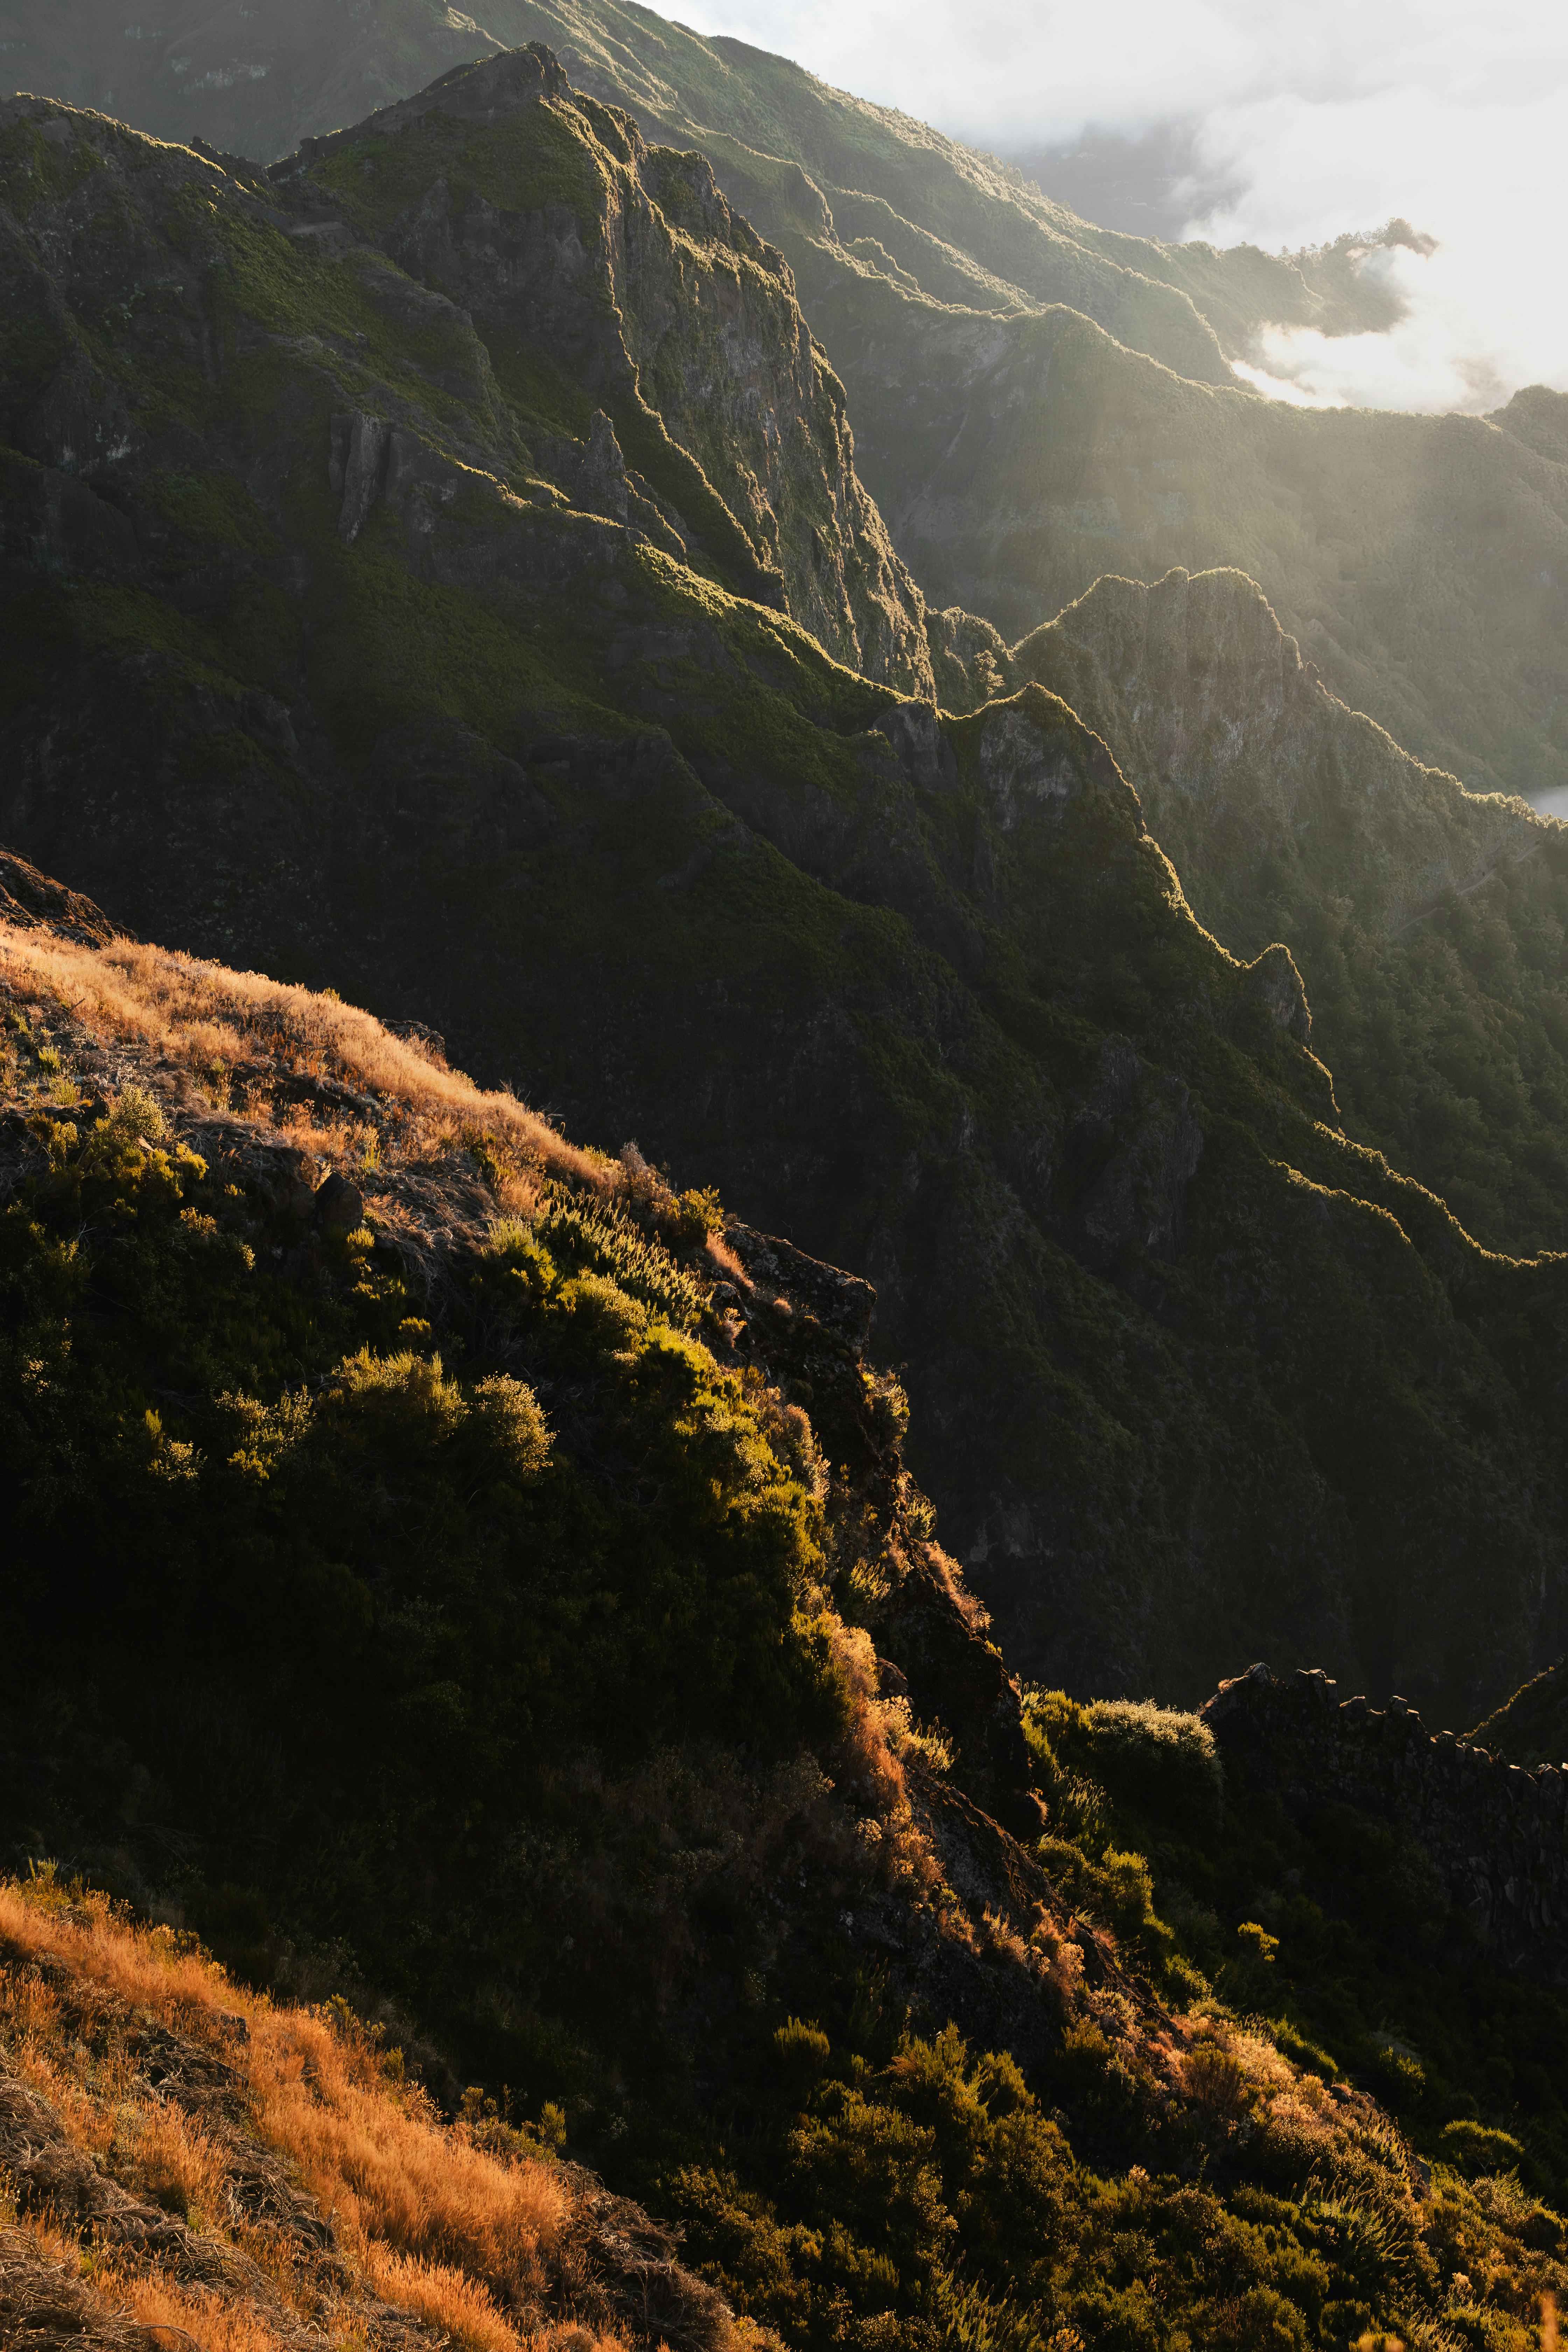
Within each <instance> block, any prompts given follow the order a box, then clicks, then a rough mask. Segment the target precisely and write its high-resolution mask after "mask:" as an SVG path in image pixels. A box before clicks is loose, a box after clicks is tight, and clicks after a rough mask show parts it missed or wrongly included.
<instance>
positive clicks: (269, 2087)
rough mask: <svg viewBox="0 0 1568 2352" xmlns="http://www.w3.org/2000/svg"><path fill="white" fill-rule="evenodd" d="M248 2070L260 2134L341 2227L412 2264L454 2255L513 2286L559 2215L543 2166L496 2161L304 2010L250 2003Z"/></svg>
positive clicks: (562, 2202) (532, 2264)
mask: <svg viewBox="0 0 1568 2352" xmlns="http://www.w3.org/2000/svg"><path fill="white" fill-rule="evenodd" d="M247 2071H248V2074H249V2078H250V2084H251V2089H252V2093H253V2095H254V2097H255V2100H256V2119H257V2125H258V2129H259V2130H260V2132H261V2135H262V2137H263V2138H265V2139H267V2140H268V2141H269V2142H270V2143H271V2145H272V2146H273V2147H276V2148H278V2149H279V2150H280V2151H281V2152H282V2153H284V2154H286V2155H288V2156H289V2157H291V2158H293V2160H294V2161H295V2163H296V2164H298V2165H299V2167H300V2172H301V2175H302V2176H303V2179H304V2180H305V2184H306V2186H307V2187H308V2188H309V2189H310V2191H311V2193H312V2194H313V2195H314V2196H315V2197H316V2199H317V2200H318V2201H319V2202H320V2203H321V2206H322V2207H323V2208H324V2209H325V2210H328V2211H329V2212H331V2215H332V2217H333V2220H334V2221H335V2223H336V2224H337V2226H338V2230H339V2233H340V2236H342V2237H344V2238H352V2239H353V2241H354V2242H357V2243H358V2244H360V2245H361V2246H363V2248H364V2249H365V2250H366V2259H367V2260H370V2261H374V2262H381V2261H382V2260H383V2259H384V2256H383V2254H382V2253H381V2252H379V2251H378V2249H381V2248H388V2249H393V2250H395V2251H396V2252H397V2253H398V2254H400V2255H407V2256H411V2257H415V2258H416V2260H417V2261H418V2262H420V2263H437V2264H439V2263H463V2264H465V2265H467V2266H468V2267H470V2268H471V2269H473V2270H475V2271H477V2272H478V2273H479V2276H480V2277H481V2279H483V2280H484V2281H485V2282H486V2283H488V2284H491V2285H494V2286H497V2287H500V2288H501V2289H502V2290H504V2291H507V2292H510V2293H512V2294H521V2293H522V2292H523V2291H524V2290H525V2289H526V2288H527V2287H528V2286H529V2285H530V2284H531V2282H532V2280H533V2278H534V2275H535V2269H536V2264H537V2259H538V2256H539V2253H540V2252H541V2250H542V2248H543V2247H545V2246H547V2245H548V2244H550V2243H551V2242H552V2241H553V2239H554V2237H555V2235H556V2233H557V2231H559V2229H560V2227H561V2224H562V2222H563V2219H564V2217H565V2212H566V2199H565V2196H564V2193H563V2189H562V2188H561V2184H560V2181H559V2179H557V2177H556V2176H555V2174H553V2173H552V2171H551V2170H550V2168H549V2167H548V2166H546V2165H542V2164H534V2163H530V2162H528V2161H527V2160H526V2159H519V2160H515V2161H511V2162H503V2161H501V2160H500V2158H496V2157H494V2156H491V2155H490V2154H489V2153H488V2152H487V2151H486V2150H485V2149H483V2148H481V2147H478V2146H476V2145H475V2143H474V2142H473V2141H472V2140H471V2139H470V2138H469V2137H468V2135H467V2133H466V2132H465V2131H464V2130H463V2128H462V2127H461V2126H459V2127H458V2128H457V2129H456V2130H453V2131H448V2130H446V2129H444V2128H443V2127H442V2126H440V2125H439V2124H437V2122H436V2120H435V2118H434V2116H433V2114H432V2113H431V2111H430V2109H429V2107H428V2105H427V2103H426V2100H425V2098H424V2095H423V2094H422V2093H420V2092H419V2091H417V2090H416V2089H415V2088H413V2087H412V2086H405V2085H398V2086H394V2085H392V2084H388V2083H387V2081H386V2080H385V2078H384V2075H383V2074H382V2073H381V2071H380V2069H379V2067H378V2066H377V2064H376V2062H375V2058H374V2054H373V2053H372V2051H371V2050H370V2048H369V2046H368V2045H362V2044H358V2043H355V2042H352V2041H345V2040H344V2039H343V2037H342V2034H341V2033H340V2032H338V2031H337V2030H336V2029H335V2028H334V2027H332V2026H331V2025H330V2024H328V2023H327V2021H325V2019H323V2018H321V2017H320V2016H318V2015H314V2014H312V2013H311V2012H310V2011H304V2010H294V2009H273V2008H271V2007H269V2006H266V2007H264V2006H259V2005H258V2007H257V2009H256V2010H255V2011H254V2012H253V2015H252V2018H251V2039H250V2045H249V2051H248V2066H247Z"/></svg>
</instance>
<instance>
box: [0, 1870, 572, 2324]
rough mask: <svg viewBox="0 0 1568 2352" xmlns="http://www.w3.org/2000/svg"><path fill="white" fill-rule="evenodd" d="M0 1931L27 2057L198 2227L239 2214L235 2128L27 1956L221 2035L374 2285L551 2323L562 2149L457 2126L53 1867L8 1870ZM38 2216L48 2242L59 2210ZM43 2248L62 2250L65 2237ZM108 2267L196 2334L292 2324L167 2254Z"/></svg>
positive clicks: (20, 2051)
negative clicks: (494, 2140) (87, 2055)
mask: <svg viewBox="0 0 1568 2352" xmlns="http://www.w3.org/2000/svg"><path fill="white" fill-rule="evenodd" d="M0 1948H4V1949H5V1952H6V1953H7V1955H8V1957H9V1960H10V1963H11V1964H10V1965H9V1966H8V1967H6V1968H5V1969H4V1970H3V1971H0V2018H3V2019H4V2022H5V2029H6V2038H7V2042H8V2044H9V2054H10V2057H11V2061H12V2063H13V2064H14V2065H15V2067H16V2072H17V2074H19V2075H20V2077H21V2078H22V2080H23V2081H24V2082H26V2084H27V2085H28V2087H29V2088H30V2089H31V2090H33V2091H34V2092H35V2093H36V2094H37V2095H39V2096H41V2097H43V2098H45V2099H47V2102H48V2104H49V2105H50V2106H51V2107H52V2108H53V2109H54V2111H55V2113H56V2115H57V2116H58V2119H59V2121H60V2123H61V2124H62V2126H64V2127H65V2129H66V2131H67V2132H68V2134H69V2136H70V2137H71V2138H72V2139H73V2140H74V2141H75V2142H76V2143H77V2144H78V2146H79V2147H84V2148H86V2149H87V2150H88V2151H89V2153H91V2154H93V2155H94V2156H95V2157H97V2158H100V2159H103V2158H109V2157H110V2155H111V2154H112V2155H113V2156H115V2157H116V2158H119V2159H121V2160H122V2162H123V2163H124V2164H125V2165H126V2166H128V2168H129V2169H130V2171H131V2173H132V2176H133V2177H134V2178H135V2179H138V2181H139V2182H140V2183H141V2184H142V2187H143V2189H145V2190H146V2192H147V2193H149V2194H151V2195H153V2196H157V2197H161V2198H163V2200H164V2201H173V2202H174V2203H175V2204H176V2205H177V2206H183V2207H184V2208H186V2209H188V2211H189V2216H190V2222H191V2226H192V2227H194V2228H201V2227H205V2228H207V2229H209V2230H217V2231H220V2232H221V2231H224V2230H225V2227H226V2217H227V2214H228V2210H229V2209H228V2205H227V2202H226V2150H225V2148H224V2147H223V2145H222V2144H221V2141H220V2140H219V2139H217V2138H216V2137H214V2135H213V2134H212V2133H211V2132H209V2131H208V2130H207V2129H206V2128H205V2126H204V2125H203V2124H202V2122H201V2121H200V2120H198V2119H197V2118H195V2117H194V2116H189V2115H187V2114H185V2113H184V2111H183V2110H182V2109H181V2108H180V2107H179V2106H178V2105H176V2104H174V2103H173V2102H169V2101H163V2100H157V2099H154V2098H151V2097H148V2096H142V2097H141V2098H138V2097H137V2095H135V2092H134V2089H133V2085H132V2079H131V2076H130V2073H129V2070H128V2068H127V2067H126V2065H125V2063H124V2062H123V2061H120V2062H118V2063H117V2062H115V2061H114V2060H113V2059H112V2058H110V2059H109V2060H107V2061H97V2062H92V2063H87V2062H85V2061H84V2060H83V2057H82V2055H81V2052H82V2045H81V2043H80V2041H79V2037H78V2034H77V2029H76V2026H75V2025H74V2024H73V2023H70V2022H69V2021H68V2019H67V2017H66V2015H65V2013H64V2011H62V2008H61V2004H60V2000H59V1997H58V1993H57V1991H56V1990H55V1987H54V1985H53V1984H52V1983H51V1982H49V1981H47V1980H40V1979H38V1978H37V1976H32V1975H29V1974H28V1973H27V1972H26V1963H27V1961H28V1960H30V1959H48V1960H50V1961H52V1962H55V1963H58V1962H60V1961H63V1962H64V1963H65V1965H66V1967H67V1968H68V1970H69V1972H70V1976H71V1979H72V1980H73V1981H72V1992H73V1998H74V2000H75V2002H76V2005H77V2007H78V2008H79V2007H80V2004H81V2002H82V2001H83V2000H85V2001H86V2002H87V2003H88V2004H89V2007H90V2006H91V2005H92V2003H93V2001H94V2000H95V1999H98V2000H102V1999H103V1998H105V1997H107V1999H108V2000H110V2001H111V2002H115V2003H124V2004H125V2005H126V2006H127V2007H129V2008H132V2009H136V2010H139V2011H142V2012H143V2013H147V2012H150V2013H151V2015H152V2016H153V2018H154V2019H156V2020H158V2021H161V2022H163V2023H164V2024H166V2025H168V2026H169V2027H170V2028H171V2029H173V2030H174V2031H176V2032H179V2033H181V2034H182V2035H184V2037H186V2038H187V2039H188V2040H190V2041H193V2042H197V2043H199V2044H205V2045H207V2046H211V2047H216V2049H218V2050H220V2051H221V2053H222V2055H223V2057H224V2059H225V2061H226V2063H228V2064H229V2065H230V2066H232V2067H233V2069H234V2070H235V2072H236V2074H237V2075H238V2077H239V2079H240V2084H241V2086H242V2091H243V2095H244V2097H245V2100H246V2103H247V2106H248V2109H249V2114H250V2118H251V2123H252V2126H253V2128H254V2130H255V2132H256V2134H257V2136H258V2138H260V2139H261V2140H262V2141H264V2142H265V2143H266V2144H267V2145H268V2146H269V2147H272V2148H273V2149H275V2150H276V2151H277V2153H278V2154H279V2156H281V2157H283V2158H286V2159H287V2160H288V2162H289V2165H290V2166H291V2168H293V2169H294V2170H295V2171H296V2173H297V2175H298V2178H299V2179H300V2185H301V2186H302V2187H303V2188H304V2189H308V2190H309V2191H310V2194H311V2195H312V2196H313V2197H314V2198H315V2199H316V2200H317V2202H318V2204H319V2205H320V2206H321V2209H322V2210H323V2211H325V2212H327V2213H329V2214H330V2215H331V2219H332V2222H333V2226H334V2231H335V2235H336V2238H337V2243H338V2249H339V2252H340V2255H341V2256H342V2257H343V2258H344V2259H346V2261H347V2262H348V2263H349V2264H350V2266H351V2269H352V2270H353V2272H355V2273H357V2274H358V2276H359V2279H360V2281H361V2283H362V2284H363V2287H364V2288H366V2289H368V2290H369V2291H370V2292H372V2293H374V2294H377V2295H379V2296H382V2297H384V2299H385V2300H386V2301H388V2302H391V2303H395V2304H398V2305H402V2306H403V2307H404V2308H405V2309H406V2310H408V2311H410V2312H413V2313H415V2314H416V2315H418V2316H420V2317H421V2318H423V2319H426V2321H428V2322H429V2323H430V2324H431V2325H432V2326H436V2327H437V2328H439V2329H440V2330H441V2331H442V2332H443V2333H444V2334H445V2335H447V2336H448V2337H450V2338H451V2340H452V2341H454V2342H456V2343H459V2344H462V2345H464V2346H467V2347H471V2352H519V2347H520V2346H521V2343H522V2342H523V2341H524V2340H525V2338H527V2337H531V2336H535V2335H536V2334H537V2326H535V2325H533V2324H532V2322H531V2323H530V2325H529V2326H526V2327H524V2328H523V2329H522V2332H521V2334H520V2333H519V2327H518V2326H517V2325H514V2316H515V2315H516V2314H518V2313H519V2312H521V2310H523V2309H531V2310H532V2311H533V2312H535V2313H536V2312H537V2306H538V2302H539V2295H540V2289H541V2286H542V2258H543V2256H544V2255H545V2254H546V2253H547V2252H548V2250H549V2248H550V2247H551V2246H552V2244H553V2243H554V2242H555V2241H556V2239H557V2237H558V2235H559V2233H560V2231H562V2229H563V2225H564V2223H565V2222H566V2221H567V2219H568V2213H569V2202H568V2199H567V2195H566V2192H565V2189H564V2187H563V2182H562V2179H561V2177H560V2175H559V2174H558V2173H557V2172H555V2171H554V2170H553V2169H552V2168H551V2167H550V2166H549V2165H548V2164H546V2163H543V2162H542V2161H535V2160H532V2159H531V2158H526V2157H522V2158H516V2157H507V2156H500V2155H496V2154H493V2153H491V2152H490V2151H489V2150H488V2149H486V2148H484V2147H480V2146H479V2144H478V2143H477V2142H476V2141H475V2140H474V2139H473V2137H471V2136H470V2134H469V2133H468V2130H467V2128H466V2127H465V2126H462V2125H458V2126H452V2127H448V2126H444V2125H443V2124H442V2123H441V2122H440V2120H439V2118H438V2117H437V2115H436V2113H435V2111H434V2109H433V2108H432V2107H431V2105H430V2103H429V2101H428V2100H427V2098H426V2096H425V2095H424V2094H423V2093H422V2092H421V2091H420V2090H418V2089H417V2088H416V2086H414V2085H412V2084H405V2083H402V2082H396V2081H393V2080H391V2079H389V2078H388V2076H387V2074H385V2073H384V2071H383V2068H382V2066H381V2064H380V2063H379V2060H378V2057H377V2053H376V2052H375V2049H374V2045H373V2044H372V2042H370V2041H369V2040H368V2039H367V2038H365V2037H363V2036H361V2035H359V2034H357V2033H355V2032H353V2031H352V2030H351V2031H348V2032H344V2031H343V2030H342V2027H340V2026H339V2025H338V2024H337V2023H336V2022H335V2021H333V2020H332V2019H331V2018H330V2017H329V2016H327V2015H326V2014H324V2013H321V2012H318V2011H311V2010H304V2009H298V2008H292V2007H289V2006H287V2005H284V2004H275V2003H274V2002H272V2001H271V2000H268V1999H267V1998H266V1997H265V1996H264V1995H259V1994H255V1993H250V1992H247V1991H245V1990H242V1989H240V1988H239V1987H237V1986H236V1985H234V1984H232V1983H231V1982H230V1981H229V1980H228V1979H227V1978H226V1976H225V1975H224V1973H223V1971H222V1970H221V1969H218V1968H217V1967H216V1965H215V1964H214V1963H213V1962H211V1961H209V1960H207V1959H206V1958H204V1957H203V1956H202V1955H201V1954H199V1953H196V1952H193V1951H190V1950H185V1949H182V1948H180V1944H179V1941H178V1939H176V1938H175V1937H174V1936H173V1935H172V1934H171V1933H170V1932H169V1931H168V1930H167V1929H162V1928H157V1927H151V1928H148V1927H134V1926H132V1925H131V1924H130V1923H128V1922H127V1921H125V1920H124V1919H123V1918H121V1917H118V1916H115V1914H114V1912H113V1910H112V1908H111V1906H110V1904H109V1903H108V1902H107V1900H105V1899H104V1898H102V1897H100V1896H95V1895H78V1896H77V1897H75V1899H73V1900H71V1901H69V1902H67V1901H66V1900H65V1898H64V1897H63V1896H62V1895H60V1894H59V1892H58V1890H57V1889H56V1888H55V1887H53V1885H50V1884H49V1883H48V1882H47V1881H46V1882H42V1883H37V1884H34V1885H28V1886H18V1885H15V1884H0ZM18 1962H19V1963H21V1965H20V1966H19V1967H18V1966H17V1963H18ZM168 2192H173V2194H172V2196H171V2195H169V2194H167V2193H168ZM38 2230H42V2232H43V2237H41V2238H40V2244H41V2245H42V2244H43V2240H44V2238H49V2232H48V2230H47V2224H39V2225H37V2229H36V2230H35V2234H36V2235H37V2233H38ZM56 2234H58V2233H56ZM63 2243H64V2242H63V2241H62V2244H63ZM44 2250H45V2251H46V2252H50V2251H52V2252H57V2253H58V2252H59V2249H58V2248H56V2247H54V2245H53V2239H52V2238H49V2243H48V2245H47V2246H46V2247H45V2248H44ZM93 2284H94V2285H95V2287H97V2288H98V2289H99V2290H100V2292H101V2294H104V2295H105V2296H107V2297H108V2298H109V2300H110V2303H111V2304H112V2305H114V2306H115V2308H117V2309H119V2310H121V2311H122V2312H124V2313H128V2314H130V2315H133V2316H134V2317H135V2318H136V2319H137V2320H138V2321H140V2322H142V2324H148V2323H153V2322H156V2323H158V2324H161V2325H163V2326H174V2327H179V2328H183V2329H184V2330H185V2332H186V2333H187V2334H188V2335H190V2336H192V2337H194V2339H195V2342H196V2343H197V2344H198V2346H199V2347H201V2352H272V2347H274V2346H275V2344H276V2343H277V2342H278V2341H279V2337H278V2336H277V2333H276V2326H275V2323H274V2321H272V2320H270V2319H269V2318H268V2315H267V2314H266V2313H265V2312H262V2311H259V2310H258V2309H256V2308H253V2307H252V2306H250V2305H240V2304H236V2303H235V2302H234V2301H233V2299H232V2298H228V2299H223V2298H216V2299H215V2298H214V2297H213V2296H212V2295H210V2294H203V2293H201V2292H198V2291H196V2290H194V2289H189V2288H186V2287H185V2286H184V2285H182V2284H180V2282H178V2281H177V2280H175V2279H173V2278H171V2277H169V2276H167V2275H165V2274H164V2273H162V2272H157V2271H146V2270H142V2271H137V2270H135V2269H134V2268H132V2267H131V2266H129V2265H128V2264H126V2263H124V2262H117V2261H112V2260H111V2261H107V2262H101V2263H100V2264H99V2265H98V2267H97V2268H96V2269H95V2272H94V2278H93Z"/></svg>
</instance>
